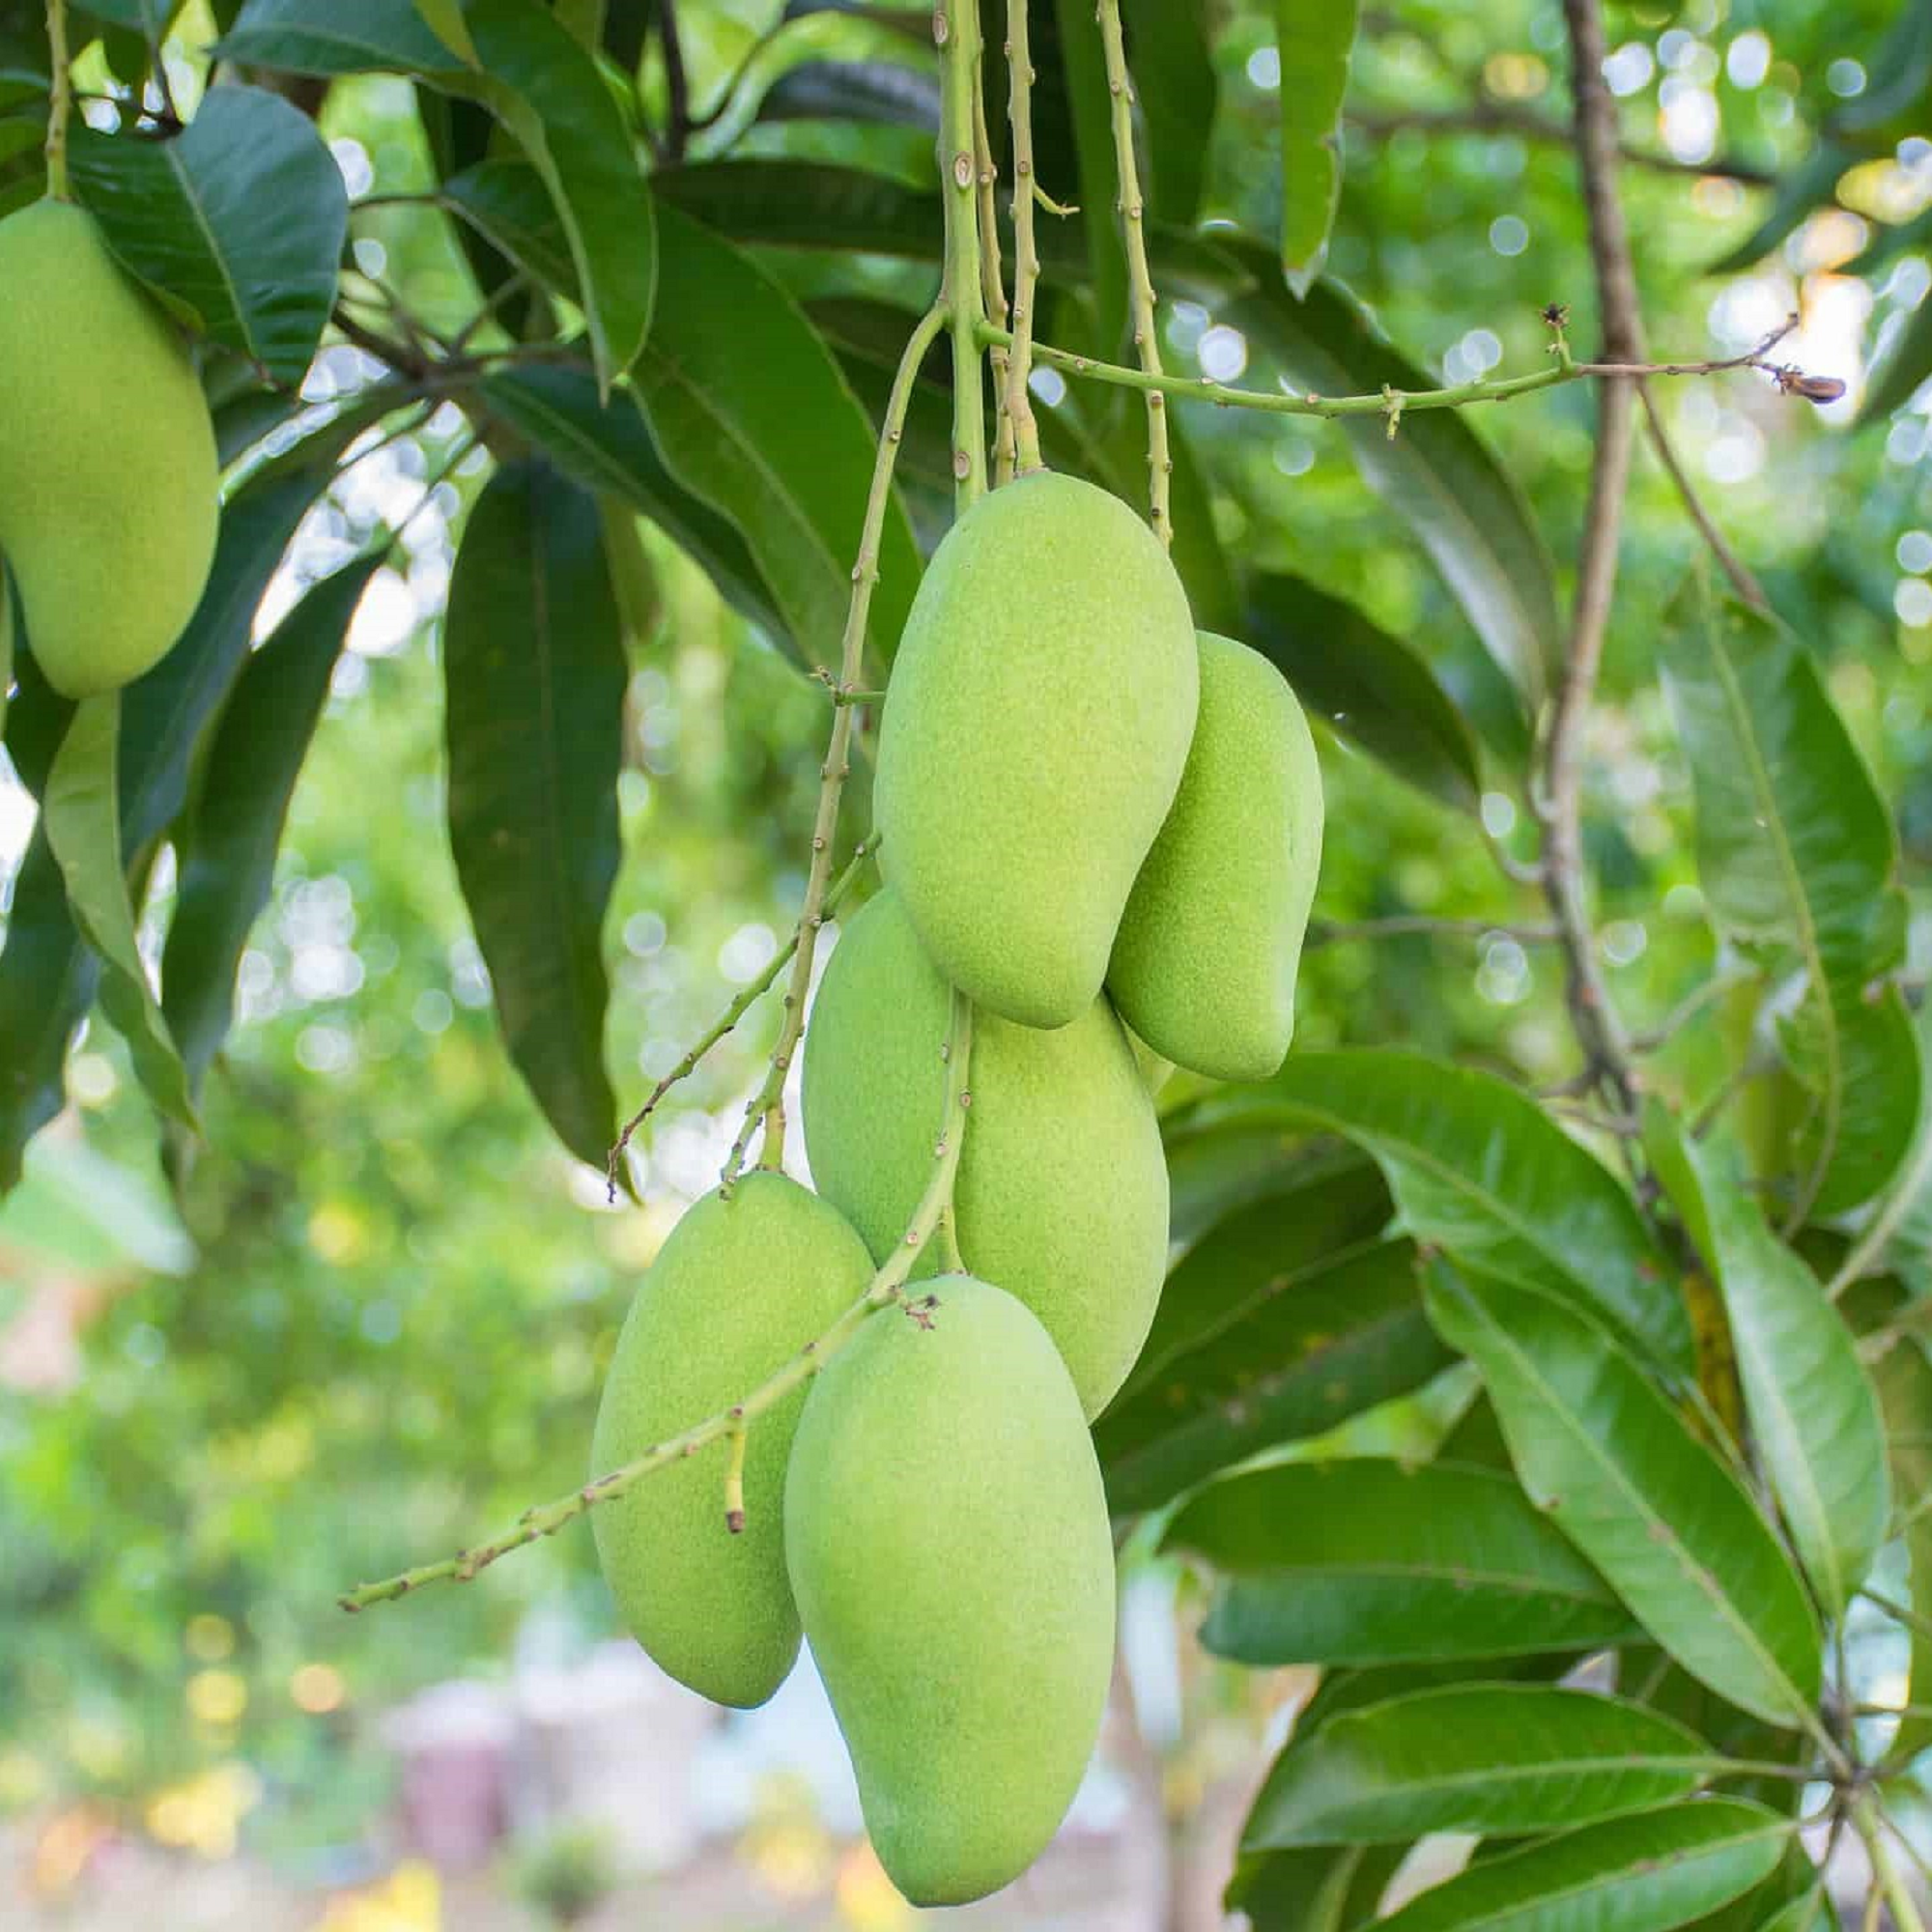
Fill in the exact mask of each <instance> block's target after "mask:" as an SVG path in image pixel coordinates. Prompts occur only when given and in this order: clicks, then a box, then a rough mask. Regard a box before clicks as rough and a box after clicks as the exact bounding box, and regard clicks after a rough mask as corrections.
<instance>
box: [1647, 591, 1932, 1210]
mask: <svg viewBox="0 0 1932 1932" xmlns="http://www.w3.org/2000/svg"><path fill="white" fill-rule="evenodd" d="M1663 671H1664V683H1665V688H1666V689H1667V691H1668V693H1669V696H1670V701H1671V704H1672V707H1673V709H1674V710H1675V712H1676V715H1677V725H1678V731H1679V734H1680V736H1681V737H1682V739H1683V741H1684V751H1685V756H1686V759H1687V761H1688V762H1689V764H1690V770H1691V775H1692V781H1693V785H1694V788H1695V793H1696V804H1697V861H1698V873H1699V877H1700V880H1701V882H1702V884H1703V888H1704V892H1705V896H1706V898H1707V900H1708V902H1709V904H1710V907H1711V911H1712V914H1713V917H1714V919H1715V922H1716V923H1717V924H1718V926H1719V929H1720V930H1721V931H1723V932H1724V933H1725V934H1726V935H1727V936H1728V937H1730V938H1732V939H1735V940H1737V941H1739V942H1740V943H1742V944H1756V945H1778V946H1784V947H1789V948H1791V949H1792V950H1793V951H1794V952H1795V954H1796V957H1797V960H1798V962H1799V963H1800V964H1801V965H1802V967H1803V968H1804V973H1805V976H1806V980H1807V982H1808V995H1809V997H1808V1000H1807V1017H1808V1021H1809V1027H1808V1031H1807V1033H1806V1034H1805V1036H1804V1038H1805V1042H1806V1043H1805V1048H1804V1055H1803V1058H1804V1061H1805V1062H1806V1063H1807V1064H1806V1066H1805V1067H1804V1068H1802V1069H1801V1071H1804V1072H1807V1073H1808V1074H1809V1075H1810V1084H1812V1085H1813V1087H1814V1088H1815V1091H1816V1094H1817V1099H1818V1108H1817V1121H1816V1123H1815V1127H1814V1129H1813V1133H1812V1137H1811V1143H1810V1146H1809V1148H1808V1149H1807V1153H1808V1158H1807V1162H1806V1167H1807V1172H1806V1173H1805V1175H1804V1178H1803V1179H1801V1181H1800V1183H1799V1187H1798V1194H1797V1199H1796V1200H1795V1201H1794V1202H1793V1204H1792V1207H1791V1210H1790V1225H1791V1226H1793V1227H1796V1226H1798V1225H1800V1224H1801V1223H1802V1222H1803V1220H1804V1217H1805V1215H1806V1214H1808V1213H1809V1212H1811V1211H1812V1209H1813V1208H1817V1209H1819V1210H1820V1211H1831V1212H1836V1211H1842V1210H1843V1209H1845V1208H1852V1207H1856V1206H1857V1205H1858V1204H1859V1203H1860V1202H1861V1201H1865V1200H1869V1199H1870V1198H1871V1196H1872V1195H1873V1194H1875V1193H1876V1192H1877V1191H1878V1189H1879V1188H1880V1187H1882V1186H1883V1185H1884V1183H1885V1180H1886V1178H1887V1176H1888V1175H1889V1173H1890V1172H1891V1170H1892V1169H1893V1168H1894V1167H1896V1165H1897V1162H1898V1157H1899V1154H1900V1153H1901V1152H1902V1151H1903V1148H1904V1138H1905V1134H1906V1133H1908V1132H1909V1131H1910V1127H1909V1124H1907V1123H1909V1122H1911V1121H1913V1120H1915V1119H1916V1118H1917V1116H1918V1088H1919V1070H1918V1061H1917V1057H1916V1055H1914V1054H1913V1053H1912V1051H1911V1048H1910V1045H1909V1043H1908V1044H1907V1045H1906V1046H1905V1048H1904V1051H1903V1054H1901V1052H1900V1049H1899V1020H1900V1018H1901V1017H1902V1015H1901V1014H1899V1013H1896V1012H1894V1013H1892V1014H1890V1015H1886V1014H1884V1013H1882V1012H1881V1011H1880V1010H1879V1007H1882V1006H1884V1005H1885V1004H1886V1002H1885V1001H1883V1000H1882V1001H1880V1002H1879V1003H1877V1005H1876V1006H1868V1004H1867V1002H1866V1000H1865V988H1866V985H1867V983H1868V982H1869V981H1870V980H1874V979H1876V978H1877V977H1878V976H1880V975H1882V974H1884V973H1886V972H1888V971H1889V970H1890V969H1891V968H1892V967H1893V966H1895V965H1896V963H1897V962H1898V960H1899V958H1900V957H1901V956H1902V947H1903V932H1904V922H1903V917H1902V909H1901V902H1900V899H1899V895H1898V892H1897V889H1896V886H1895V883H1894V878H1893V875H1894V872H1895V869H1896V865H1897V841H1896V838H1895V837H1894V834H1893V831H1892V824H1891V816H1890V813H1889V811H1888V810H1887V808H1886V804H1885V800H1884V798H1883V796H1882V795H1881V794H1880V792H1879V789H1878V787H1877V785H1876V784H1875V783H1874V782H1873V780H1872V776H1871V773H1870V771H1869V770H1868V769H1867V767H1866V765H1865V762H1864V760H1863V758H1862V757H1861V755H1860V753H1859V751H1858V748H1857V746H1856V745H1855V744H1854V743H1853V742H1852V738H1851V734H1850V733H1849V732H1848V731H1847V730H1846V728H1845V725H1844V721H1843V720H1842V719H1840V718H1839V716H1838V714H1837V712H1836V710H1835V709H1834V708H1833V704H1832V701H1831V698H1830V696H1829V695H1828V694H1827V692H1826V690H1825V685H1824V680H1823V679H1822V678H1821V677H1820V675H1819V672H1818V668H1817V665H1816V663H1815V661H1814V660H1813V659H1812V658H1811V656H1810V655H1809V653H1807V652H1806V651H1804V649H1803V648H1802V647H1801V646H1800V644H1799V643H1798V641H1797V639H1794V638H1793V637H1792V636H1791V635H1790V633H1789V632H1788V631H1786V630H1785V629H1784V628H1783V627H1782V626H1781V625H1780V624H1778V623H1777V622H1776V620H1775V619H1773V618H1770V617H1766V616H1762V615H1759V614H1758V613H1756V612H1754V611H1747V610H1746V609H1745V608H1744V607H1743V606H1741V605H1738V604H1736V603H1732V602H1728V601H1724V602H1719V601H1717V600H1715V599H1713V597H1712V596H1711V594H1710V592H1709V590H1708V588H1707V586H1706V585H1704V584H1703V583H1702V582H1699V581H1697V580H1693V581H1692V582H1690V583H1689V584H1687V585H1686V587H1685V589H1684V591H1683V592H1682V593H1681V594H1680V595H1679V596H1678V598H1677V599H1676V601H1675V602H1674V603H1673V605H1672V606H1671V609H1670V611H1669V613H1668V616H1667V618H1666V622H1665V630H1664V645H1663ZM1891 1004H1892V1005H1893V1006H1894V1007H1895V1006H1896V1000H1895V996H1891ZM1855 1093H1856V1094H1857V1095H1858V1104H1857V1106H1856V1107H1854V1106H1853V1104H1852V1096H1853V1094H1855Z"/></svg>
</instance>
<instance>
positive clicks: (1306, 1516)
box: [1163, 1458, 1632, 1665]
mask: <svg viewBox="0 0 1932 1932" xmlns="http://www.w3.org/2000/svg"><path fill="white" fill-rule="evenodd" d="M1163 1548H1169V1549H1182V1550H1186V1551H1187V1552H1189V1553H1190V1554H1192V1555H1194V1556H1197V1557H1199V1558H1201V1559H1202V1560H1203V1561H1205V1562H1206V1563H1208V1564H1209V1565H1210V1566H1211V1567H1212V1568H1213V1570H1214V1571H1215V1573H1216V1576H1217V1588H1216V1591H1215V1597H1214V1603H1213V1607H1212V1609H1211V1610H1210V1611H1209V1612H1208V1621H1207V1623H1206V1625H1205V1626H1204V1628H1203V1630H1202V1633H1201V1640H1202V1643H1203V1644H1204V1645H1205V1646H1206V1647H1207V1648H1208V1650H1210V1651H1212V1652H1214V1653H1215V1654H1216V1655H1217V1656H1221V1657H1229V1658H1233V1659H1235V1660H1236V1662H1242V1663H1250V1664H1269V1665H1271V1664H1282V1663H1324V1664H1342V1663H1348V1664H1371V1663H1400V1662H1435V1661H1439V1660H1444V1659H1452V1660H1460V1659H1483V1658H1496V1657H1509V1656H1515V1655H1524V1656H1528V1655H1536V1654H1539V1653H1545V1652H1558V1651H1572V1652H1574V1651H1582V1650H1588V1649H1591V1648H1594V1647H1596V1646H1599V1645H1604V1644H1611V1643H1615V1642H1617V1641H1619V1640H1620V1639H1621V1638H1623V1637H1626V1636H1628V1635H1629V1634H1630V1632H1631V1629H1632V1624H1631V1618H1630V1613H1629V1612H1628V1611H1627V1610H1626V1609H1625V1608H1624V1606H1623V1605H1621V1604H1620V1603H1619V1602H1618V1601H1617V1599H1616V1597H1615V1596H1614V1595H1613V1594H1612V1592H1611V1590H1610V1587H1609V1585H1608V1584H1607V1583H1605V1581H1604V1579H1603V1578H1602V1577H1599V1576H1598V1575H1597V1573H1596V1572H1595V1571H1594V1570H1592V1569H1591V1568H1590V1566H1589V1565H1588V1564H1587V1563H1585V1562H1584V1561H1583V1559H1582V1558H1581V1557H1580V1556H1579V1555H1577V1551H1576V1550H1575V1549H1574V1548H1572V1547H1571V1545H1570V1544H1569V1543H1568V1542H1566V1541H1565V1539H1564V1538H1563V1537H1562V1536H1561V1535H1559V1534H1558V1533H1557V1531H1556V1530H1555V1529H1553V1528H1552V1527H1551V1526H1550V1525H1549V1523H1548V1522H1547V1521H1546V1520H1544V1519H1543V1518H1542V1517H1541V1516H1539V1515H1538V1514H1537V1512H1536V1511H1535V1510H1534V1509H1532V1508H1531V1507H1530V1505H1529V1503H1528V1502H1527V1501H1526V1500H1525V1499H1524V1497H1523V1494H1522V1492H1521V1491H1520V1489H1519V1488H1518V1487H1517V1484H1516V1482H1515V1479H1514V1478H1513V1477H1511V1476H1509V1475H1506V1474H1501V1473H1497V1472H1494V1471H1492V1470H1488V1469H1470V1468H1461V1467H1456V1466H1453V1465H1450V1464H1447V1463H1426V1464H1424V1465H1422V1466H1421V1467H1419V1468H1410V1467H1406V1466H1405V1465H1403V1464H1402V1463H1393V1462H1382V1461H1377V1460H1375V1459H1371V1458H1364V1459H1360V1460H1335V1461H1322V1462H1314V1463H1284V1464H1282V1465H1280V1466H1279V1467H1276V1468H1271V1469H1262V1470H1257V1471H1255V1472H1254V1473H1252V1474H1249V1475H1236V1476H1230V1477H1227V1478H1225V1479H1224V1480H1222V1481H1221V1482H1218V1483H1210V1484H1209V1485H1208V1487H1207V1488H1206V1489H1204V1490H1202V1491H1200V1492H1198V1493H1197V1494H1196V1495H1194V1496H1193V1497H1191V1498H1190V1499H1189V1500H1188V1501H1187V1502H1186V1503H1185V1504H1184V1505H1183V1506H1182V1507H1181V1509H1180V1511H1179V1514H1178V1515H1177V1516H1176V1518H1175V1520H1174V1521H1173V1523H1172V1524H1171V1525H1170V1527H1169V1529H1168V1532H1167V1536H1166V1538H1165V1541H1164V1544H1163Z"/></svg>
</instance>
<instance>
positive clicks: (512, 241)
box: [438, 155, 582, 301]
mask: <svg viewBox="0 0 1932 1932" xmlns="http://www.w3.org/2000/svg"><path fill="white" fill-rule="evenodd" d="M438 199H439V200H440V202H441V203H442V205H443V206H444V207H445V208H448V209H451V210H453V211H454V212H455V213H458V214H460V215H461V216H462V217H463V219H464V220H466V221H467V222H469V225H470V226H471V227H472V228H473V229H475V231H476V232H477V234H479V235H480V236H482V238H483V239H484V240H485V241H488V242H489V243H490V245H491V246H492V247H493V248H495V249H497V252H498V253H499V254H501V255H503V256H505V257H507V258H508V259H509V260H510V261H512V262H514V263H515V264H516V265H517V267H518V268H520V269H521V270H523V271H524V272H525V273H526V275H529V276H530V277H531V278H532V279H533V280H535V281H538V282H541V283H542V284H543V285H544V287H546V288H548V289H552V290H554V291H555V292H556V293H557V294H558V295H560V296H565V297H568V298H569V299H570V300H572V301H577V300H578V299H579V298H580V297H581V294H582V291H581V289H580V288H579V286H578V280H577V264H576V262H575V261H574V260H573V259H572V258H571V253H570V231H569V230H568V229H567V228H565V227H564V225H563V222H562V220H561V218H560V217H559V216H558V214H557V212H556V204H555V202H554V201H553V200H552V199H551V193H550V189H549V188H548V187H546V186H545V185H544V179H543V177H542V176H541V175H540V174H538V173H537V171H536V169H535V168H533V167H531V166H530V164H529V163H528V162H527V161H519V160H515V159H513V158H512V157H510V156H507V155H503V156H492V157H491V158H490V159H488V160H482V161H478V162H477V163H476V164H475V166H474V167H469V168H465V169H463V170H462V171H461V173H458V174H454V175H451V176H450V177H449V179H448V180H447V181H445V182H444V183H443V185H442V186H441V188H440V190H439V194H438Z"/></svg>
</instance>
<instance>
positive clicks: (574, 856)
mask: <svg viewBox="0 0 1932 1932" xmlns="http://www.w3.org/2000/svg"><path fill="white" fill-rule="evenodd" d="M443 664H444V685H445V690H446V693H447V711H446V719H447V723H446V735H447V742H448V754H449V801H448V803H449V842H450V849H451V850H452V852H453V853H454V854H455V857H456V873H457V878H458V880H459V881H460V882H461V884H462V887H463V896H464V899H465V900H466V901H467V903H468V904H469V915H470V919H471V921H472V923H473V924H474V926H475V930H476V943H477V945H478V946H479V947H480V948H481V950H482V952H483V958H484V962H485V964H487V965H488V967H489V969H490V979H491V983H492V985H493V987H494V988H495V992H496V999H497V1014H498V1017H499V1018H500V1020H501V1022H502V1027H503V1037H504V1040H505V1043H506V1044H507V1045H508V1047H509V1051H510V1058H511V1059H512V1060H513V1061H514V1062H515V1063H516V1065H517V1070H518V1071H519V1072H520V1073H521V1074H522V1075H523V1076H524V1079H525V1081H526V1083H527V1085H528V1087H529V1090H530V1092H531V1094H533V1095H534V1096H535V1098H536V1100H537V1103H538V1105H539V1106H541V1107H542V1108H543V1111H544V1114H545V1116H546V1118H547V1119H548V1120H549V1121H550V1123H551V1125H552V1126H553V1127H554V1128H555V1130H556V1134H557V1138H558V1139H559V1140H561V1141H562V1142H563V1144H564V1146H565V1147H567V1148H569V1150H570V1151H571V1152H572V1153H574V1154H576V1155H577V1157H578V1158H579V1159H580V1160H582V1161H584V1162H586V1163H587V1164H589V1165H592V1166H601V1165H602V1164H603V1161H604V1156H605V1153H606V1151H607V1150H608V1149H609V1148H610V1146H611V1141H612V1140H613V1139H614V1138H615V1137H616V1120H615V1115H616V1105H615V1101H614V1099H613V1098H612V1095H611V1083H610V1078H609V1075H608V1074H607V1073H606V1071H605V1066H604V1017H605V1008H606V1005H607V1002H608V999H609V993H610V987H609V982H608V980H607V979H606V977H605V970H604V956H603V925H604V915H605V911H606V909H607V907H608V905H609V903H610V897H611V884H612V882H613V880H614V879H615V878H616V875H617V864H618V859H619V857H620V847H619V840H618V831H617V772H618V767H619V765H620V764H621V762H622V756H623V702H624V687H625V683H626V681H627V676H628V670H627V667H626V664H625V659H624V643H623V625H622V619H621V617H620V615H619V612H618V610H617V604H616V597H615V593H614V592H613V590H612V588H611V578H610V572H609V567H608V565H607V563H606V561H605V555H604V542H603V530H602V526H601V524H600V522H599V519H598V514H597V503H596V499H595V498H594V497H591V496H590V495H589V494H588V493H587V492H585V491H582V490H580V489H579V488H578V487H577V485H576V484H575V483H573V482H571V481H570V479H569V478H567V477H566V476H564V475H562V474H561V473H560V472H559V471H557V470H555V469H552V468H551V466H550V465H549V464H547V463H545V462H544V461H543V460H542V459H541V458H528V459H525V460H523V461H520V462H517V463H514V464H510V465H508V466H506V467H505V468H503V469H499V470H498V471H497V474H496V475H495V476H493V477H492V478H491V479H490V482H489V484H488V486H487V487H486V488H485V490H484V492H483V495H482V496H481V497H479V498H478V499H477V502H476V505H475V507H474V508H473V509H472V510H471V511H470V513H469V523H468V524H467V525H466V526H465V527H464V531H463V535H462V539H461V541H460V543H459V544H458V547H457V553H456V564H455V568H454V570H453V571H452V573H451V576H450V584H449V614H448V618H447V620H446V622H445V624H444V627H443Z"/></svg>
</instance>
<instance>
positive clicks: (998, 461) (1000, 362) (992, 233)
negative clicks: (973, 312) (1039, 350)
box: [973, 47, 1015, 490]
mask: <svg viewBox="0 0 1932 1932" xmlns="http://www.w3.org/2000/svg"><path fill="white" fill-rule="evenodd" d="M984 70H985V58H984V48H983V47H982V48H981V50H980V65H979V71H977V72H976V73H975V75H974V81H973V164H974V166H975V167H976V168H977V169H978V170H979V174H980V290H981V292H982V294H983V296H984V298H985V303H986V316H987V319H988V320H989V321H991V322H995V323H997V324H998V325H999V326H1000V327H1002V328H1004V327H1006V326H1007V314H1008V311H1007V281H1006V272H1005V270H1004V269H1003V268H1002V266H1001V263H1000V213H999V201H998V197H997V195H996V193H995V190H996V188H997V187H998V185H999V172H998V170H997V169H996V168H995V167H994V166H993V137H992V133H991V131H990V129H989V128H988V127H987V125H986V90H985V85H984V79H985V74H984ZM991 360H992V364H993V400H994V410H995V416H994V425H993V487H994V488H995V489H996V490H997V489H998V488H999V487H1000V486H1001V485H1002V484H1003V483H1010V482H1011V481H1012V480H1013V459H1014V453H1015V446H1014V441H1013V425H1012V422H1011V419H1010V418H1009V416H1008V414H1007V352H1006V351H1005V350H1004V349H995V350H994V351H993V352H992V355H991Z"/></svg>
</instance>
